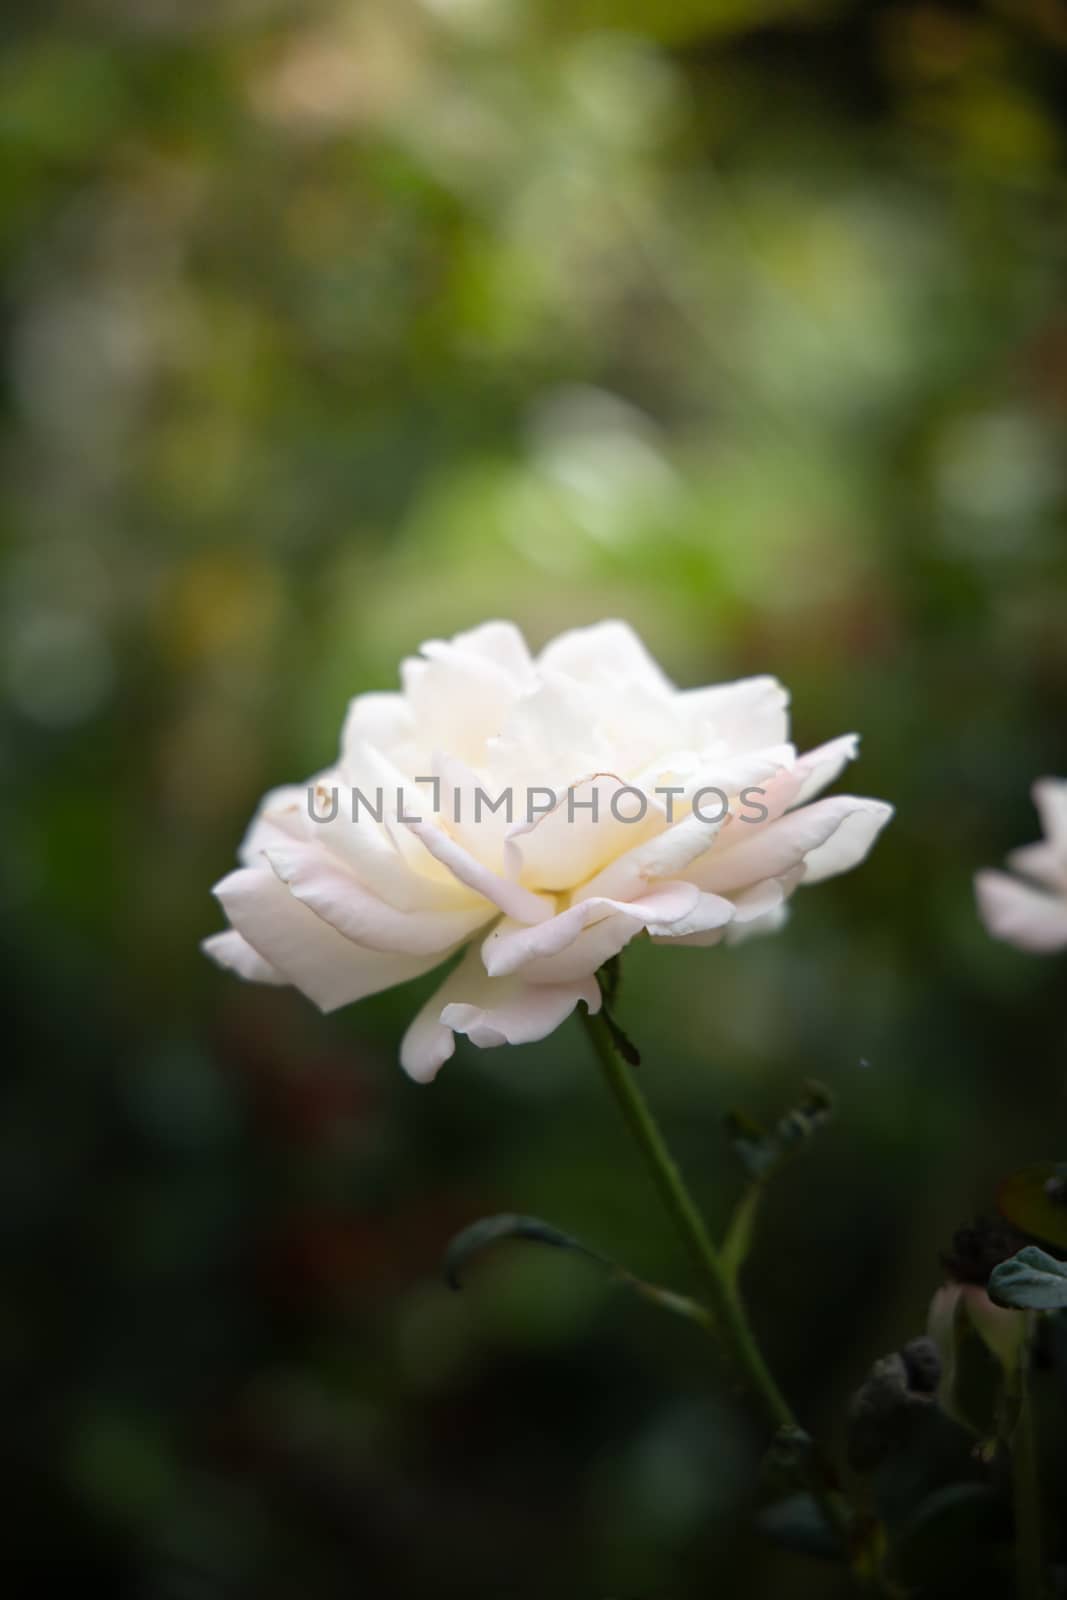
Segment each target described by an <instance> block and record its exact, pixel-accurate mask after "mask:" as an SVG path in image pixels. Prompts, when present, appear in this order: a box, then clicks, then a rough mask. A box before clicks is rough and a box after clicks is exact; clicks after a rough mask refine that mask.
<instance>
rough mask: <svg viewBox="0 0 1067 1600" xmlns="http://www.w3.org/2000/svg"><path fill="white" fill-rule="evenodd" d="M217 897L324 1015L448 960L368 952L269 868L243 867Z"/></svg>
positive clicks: (255, 945)
mask: <svg viewBox="0 0 1067 1600" xmlns="http://www.w3.org/2000/svg"><path fill="white" fill-rule="evenodd" d="M213 892H214V894H215V896H216V898H217V899H218V901H219V902H220V904H221V905H222V908H223V910H224V911H225V912H226V915H227V916H228V917H229V919H230V921H231V923H232V924H233V926H234V928H236V930H237V932H238V933H240V934H241V935H242V936H243V937H244V939H245V940H246V941H247V942H248V943H249V944H250V945H251V946H252V948H253V949H254V950H255V951H256V952H257V953H258V954H259V955H260V956H262V958H263V959H264V961H266V962H268V963H269V965H270V966H271V967H273V968H274V969H275V971H277V972H278V973H280V974H281V975H282V977H283V978H285V979H286V980H287V981H288V982H289V983H292V984H295V985H296V987H297V988H298V989H300V990H302V991H303V993H304V994H306V995H307V997H308V999H309V1000H313V1001H314V1003H315V1004H316V1005H317V1006H318V1007H319V1009H320V1010H321V1011H335V1010H336V1009H337V1008H338V1006H345V1005H349V1004H350V1003H351V1002H352V1001H353V1000H362V999H363V997H364V996H365V995H369V994H377V993H378V991H379V990H381V989H389V988H391V987H392V986H393V984H396V983H403V982H405V981H406V979H408V978H415V977H418V976H419V974H420V973H422V972H429V971H430V969H431V968H432V967H436V966H439V965H440V963H441V960H442V957H441V955H440V954H435V955H431V956H401V955H383V954H382V953H381V952H380V951H377V950H364V949H362V948H361V947H360V946H359V945H356V944H353V943H352V941H351V940H350V939H346V938H345V936H344V934H341V933H338V932H337V930H336V929H335V928H331V927H330V925H329V923H327V922H323V920H322V919H321V917H317V916H316V915H315V913H314V911H311V910H309V909H308V907H307V906H305V905H302V904H301V903H300V901H299V900H297V899H295V898H294V897H293V896H292V895H291V894H290V893H289V891H288V889H287V888H286V887H285V885H284V884H283V883H282V882H281V881H280V880H279V879H278V878H277V877H275V875H274V873H273V872H272V871H271V869H270V868H269V867H268V866H266V865H264V866H262V867H240V868H238V870H237V871H236V872H231V873H230V874H229V876H228V877H226V878H223V879H222V881H221V882H220V883H217V884H216V885H215V888H214V891H213Z"/></svg>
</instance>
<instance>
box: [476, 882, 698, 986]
mask: <svg viewBox="0 0 1067 1600" xmlns="http://www.w3.org/2000/svg"><path fill="white" fill-rule="evenodd" d="M699 898H700V892H699V890H698V889H697V888H696V887H695V886H694V885H693V884H691V883H669V884H663V885H661V886H660V887H659V888H656V889H650V890H649V891H648V892H647V893H646V894H645V895H644V897H643V898H642V899H640V900H634V901H630V902H624V901H621V900H609V899H606V898H604V897H603V896H600V897H597V898H595V899H590V900H580V901H578V902H577V904H575V905H573V906H569V907H568V908H567V910H566V911H561V912H560V913H559V914H558V915H557V916H555V917H551V918H550V919H549V920H548V921H547V922H541V923H538V924H537V925H536V926H535V927H529V926H524V925H523V924H521V923H515V922H512V923H507V922H502V923H498V925H497V926H496V927H495V928H494V929H493V931H492V933H491V934H490V935H489V937H488V938H487V939H486V941H485V943H484V944H483V945H482V959H483V961H484V962H485V968H486V971H487V972H488V973H489V975H490V977H494V978H495V977H503V976H505V975H506V974H508V973H511V972H518V971H526V970H527V969H529V970H528V971H527V976H529V977H530V978H531V979H533V977H534V973H535V971H537V972H538V974H539V976H538V978H537V981H539V982H543V981H544V978H543V976H541V975H540V973H541V967H542V963H543V961H544V960H545V959H546V958H550V957H553V956H558V955H559V954H560V953H561V952H562V951H565V950H568V949H570V948H572V947H573V946H574V945H575V944H576V942H577V940H578V937H579V935H580V934H581V933H583V932H584V931H585V930H586V929H587V928H589V927H591V926H592V925H593V924H595V923H602V922H604V921H606V920H607V919H608V918H614V917H616V915H620V916H622V917H623V918H625V919H627V920H631V921H633V922H634V923H635V924H636V929H635V930H634V931H636V930H637V929H640V928H645V927H648V926H649V925H650V924H664V925H666V924H670V923H674V922H676V921H678V919H679V918H684V917H685V916H686V915H687V914H688V913H689V912H690V911H691V910H692V909H693V907H694V905H695V904H696V902H697V900H699ZM627 937H632V934H630V935H628V936H627ZM623 943H626V939H623V941H622V943H620V944H619V945H618V946H617V949H621V948H622V944H623ZM609 953H610V954H614V953H615V952H614V951H611V952H609ZM604 960H607V956H606V955H602V956H601V957H600V961H604ZM600 961H598V962H597V963H596V965H597V966H599V965H600ZM595 970H596V968H595V967H586V968H585V971H586V972H589V973H592V972H594V971H595Z"/></svg>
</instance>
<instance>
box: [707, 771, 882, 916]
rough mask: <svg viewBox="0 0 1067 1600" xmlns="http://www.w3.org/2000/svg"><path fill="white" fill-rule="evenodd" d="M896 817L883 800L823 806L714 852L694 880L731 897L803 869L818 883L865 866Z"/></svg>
mask: <svg viewBox="0 0 1067 1600" xmlns="http://www.w3.org/2000/svg"><path fill="white" fill-rule="evenodd" d="M892 814H893V808H892V806H887V805H885V804H883V803H882V801H880V800H860V799H857V798H856V797H855V796H853V795H840V796H836V797H835V798H834V799H832V800H817V801H816V802H815V804H814V805H810V806H804V807H803V808H802V809H801V810H799V811H790V812H788V813H787V815H786V816H784V817H780V818H779V819H778V821H777V822H772V823H770V824H769V825H768V826H767V827H765V828H759V829H753V837H752V838H751V839H748V840H744V841H742V842H741V843H740V844H735V845H734V847H733V849H732V850H722V851H718V850H712V851H710V852H709V854H708V855H707V856H706V857H705V858H704V860H702V861H700V862H699V863H698V864H697V866H696V867H695V868H694V870H693V872H692V873H691V876H692V877H693V879H694V880H695V881H696V882H697V883H698V884H699V885H700V887H701V888H702V889H708V890H710V891H711V892H712V893H714V894H730V893H731V892H732V891H734V890H737V889H745V888H748V887H749V886H750V885H752V884H755V883H760V882H762V880H763V879H765V878H780V877H782V876H784V875H785V874H786V873H789V872H792V871H793V870H794V869H795V868H796V867H798V866H800V865H802V864H803V866H804V868H805V871H804V882H805V883H813V882H818V881H819V880H821V879H822V878H828V877H832V876H833V875H834V874H835V873H838V872H846V871H847V870H848V869H849V868H850V867H854V866H855V865H856V864H857V862H859V861H862V860H863V858H864V856H865V855H866V854H867V852H868V850H869V849H870V847H871V845H872V843H873V842H874V839H875V838H876V836H877V835H878V833H879V831H880V830H881V829H882V828H883V827H884V826H885V824H886V823H887V822H888V821H889V818H890V817H891V816H892ZM739 826H740V825H739Z"/></svg>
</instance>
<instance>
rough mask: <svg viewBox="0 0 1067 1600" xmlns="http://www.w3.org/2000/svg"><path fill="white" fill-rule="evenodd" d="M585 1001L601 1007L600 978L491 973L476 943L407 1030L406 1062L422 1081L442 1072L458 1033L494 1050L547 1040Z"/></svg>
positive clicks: (591, 1008)
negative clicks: (534, 979)
mask: <svg viewBox="0 0 1067 1600" xmlns="http://www.w3.org/2000/svg"><path fill="white" fill-rule="evenodd" d="M579 1001H584V1002H585V1005H586V1007H587V1009H588V1010H589V1011H598V1010H599V1009H600V989H599V986H598V985H597V982H596V979H595V978H586V979H584V980H581V981H578V982H575V983H567V984H532V983H525V982H524V981H523V980H522V978H521V977H518V976H513V977H510V978H490V977H489V976H488V974H487V973H486V971H485V968H484V967H483V966H482V961H481V957H480V955H479V953H478V951H477V949H475V948H474V947H473V946H472V947H471V949H469V950H468V951H467V954H466V955H465V956H464V958H463V960H462V961H461V962H460V964H459V966H458V967H457V968H456V970H455V971H454V972H452V973H450V974H449V976H448V977H447V978H446V979H445V981H444V983H443V984H442V985H441V987H440V989H438V990H437V992H436V994H434V995H433V996H432V997H431V999H430V1000H428V1001H427V1003H426V1005H424V1006H423V1008H422V1010H421V1011H420V1012H419V1014H418V1016H417V1017H416V1018H415V1020H414V1022H413V1023H412V1024H411V1026H410V1027H409V1028H408V1031H407V1033H406V1034H405V1035H404V1040H403V1043H402V1045H401V1047H400V1064H401V1066H402V1067H403V1068H404V1071H405V1072H407V1073H408V1075H409V1076H410V1077H412V1078H414V1079H415V1080H416V1082H418V1083H428V1082H429V1081H430V1080H431V1079H432V1078H434V1077H436V1075H437V1073H438V1071H439V1070H440V1068H441V1067H442V1065H443V1064H444V1063H445V1062H446V1061H447V1060H448V1058H449V1057H450V1056H451V1055H452V1053H453V1051H454V1050H455V1038H454V1035H455V1034H457V1033H465V1034H466V1035H467V1036H468V1038H469V1039H470V1040H471V1042H472V1043H473V1044H476V1045H479V1046H480V1047H481V1048H483V1049H490V1048H492V1047H493V1046H495V1045H500V1044H528V1043H532V1042H533V1041H534V1040H536V1039H544V1038H545V1037H546V1036H547V1035H548V1034H550V1033H552V1032H554V1031H555V1029H556V1028H558V1027H559V1025H560V1023H561V1022H563V1021H565V1020H566V1018H567V1017H569V1016H570V1014H571V1012H572V1011H573V1010H574V1008H575V1006H577V1005H578V1003H579Z"/></svg>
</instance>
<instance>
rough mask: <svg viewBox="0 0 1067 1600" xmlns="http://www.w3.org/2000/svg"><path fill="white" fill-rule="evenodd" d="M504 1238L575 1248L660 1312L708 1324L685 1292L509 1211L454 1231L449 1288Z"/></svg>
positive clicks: (447, 1261)
mask: <svg viewBox="0 0 1067 1600" xmlns="http://www.w3.org/2000/svg"><path fill="white" fill-rule="evenodd" d="M504 1239H521V1240H523V1241H524V1242H526V1243H527V1244H544V1245H549V1246H550V1247H551V1248H552V1249H554V1250H572V1251H575V1252H576V1253H577V1254H578V1255H582V1256H585V1258H586V1260H587V1261H595V1262H596V1264H597V1266H599V1267H603V1269H604V1270H605V1272H607V1273H610V1275H611V1276H612V1277H613V1278H614V1279H615V1281H616V1282H617V1283H620V1284H622V1285H623V1286H624V1287H625V1288H627V1289H630V1290H632V1291H633V1293H634V1294H637V1295H640V1297H641V1298H642V1300H648V1301H649V1302H650V1303H651V1304H653V1305H656V1306H659V1307H661V1308H662V1309H663V1310H664V1311H672V1312H674V1314H675V1315H676V1316H680V1317H687V1318H688V1319H689V1320H690V1321H691V1322H699V1323H700V1324H701V1326H702V1327H706V1328H707V1327H710V1326H711V1325H712V1318H711V1313H710V1312H709V1311H708V1310H707V1308H706V1307H705V1306H702V1305H700V1304H699V1303H698V1302H697V1301H695V1300H690V1299H688V1298H687V1297H686V1296H685V1295H681V1294H675V1293H674V1291H673V1290H672V1289H663V1288H661V1287H660V1286H659V1284H655V1283H646V1282H645V1280H644V1279H643V1278H637V1277H635V1276H634V1274H633V1273H632V1272H628V1271H627V1269H626V1268H625V1267H621V1266H620V1265H619V1264H618V1262H617V1261H612V1260H611V1259H610V1258H609V1257H608V1256H604V1255H601V1254H600V1252H599V1250H593V1249H591V1248H590V1247H589V1245H587V1244H583V1243H582V1241H581V1240H580V1239H575V1238H573V1237H572V1236H571V1235H570V1234H569V1233H563V1232H561V1231H560V1229H559V1228H554V1227H552V1225H551V1224H550V1223H548V1222H543V1221H542V1219H541V1218H540V1217H524V1216H519V1215H517V1214H516V1213H514V1212H511V1211H505V1212H501V1213H499V1214H498V1215H496V1216H492V1217H482V1218H480V1219H479V1221H477V1222H472V1223H471V1225H470V1227H468V1228H464V1229H463V1230H462V1232H460V1233H457V1234H456V1236H455V1238H454V1239H453V1240H452V1242H451V1244H450V1245H449V1246H448V1249H447V1250H446V1251H445V1259H444V1263H443V1267H442V1270H443V1273H444V1279H445V1282H446V1283H447V1284H448V1286H449V1288H450V1289H459V1288H461V1287H462V1285H461V1274H462V1271H463V1269H464V1267H465V1266H466V1265H467V1262H468V1261H470V1260H471V1258H472V1257H473V1256H476V1255H479V1254H480V1253H481V1251H483V1250H486V1249H488V1248H489V1247H490V1246H491V1245H494V1244H498V1243H500V1242H501V1240H504Z"/></svg>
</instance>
